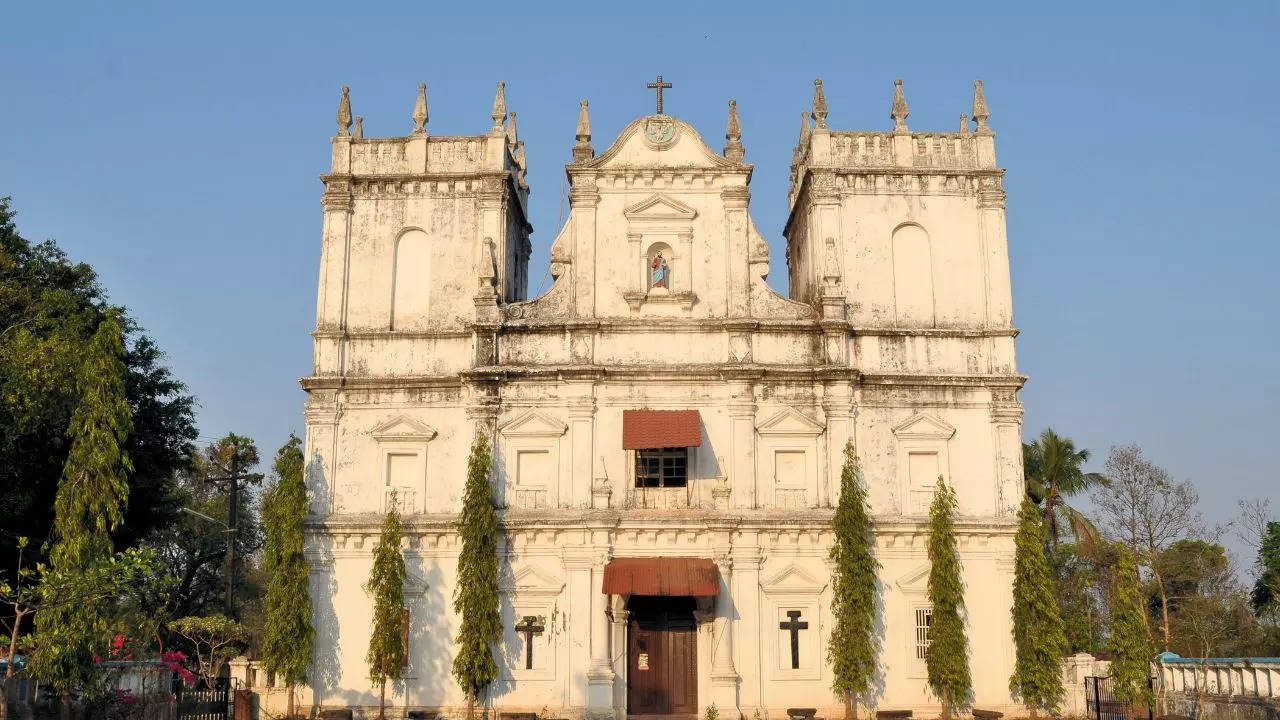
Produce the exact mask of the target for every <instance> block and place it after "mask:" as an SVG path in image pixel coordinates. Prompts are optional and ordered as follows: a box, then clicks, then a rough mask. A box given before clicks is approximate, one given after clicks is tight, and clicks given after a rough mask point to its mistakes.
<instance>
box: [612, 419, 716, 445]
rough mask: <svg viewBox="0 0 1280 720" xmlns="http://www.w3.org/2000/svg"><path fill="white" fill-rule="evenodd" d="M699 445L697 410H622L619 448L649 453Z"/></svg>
mask: <svg viewBox="0 0 1280 720" xmlns="http://www.w3.org/2000/svg"><path fill="white" fill-rule="evenodd" d="M700 445H702V416H701V415H699V414H698V411H697V410H623V411H622V449H623V450H650V449H656V448H668V447H698V446H700Z"/></svg>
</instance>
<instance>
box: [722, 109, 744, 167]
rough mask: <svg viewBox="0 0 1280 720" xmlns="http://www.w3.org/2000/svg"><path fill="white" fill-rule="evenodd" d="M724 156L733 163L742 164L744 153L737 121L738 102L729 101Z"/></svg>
mask: <svg viewBox="0 0 1280 720" xmlns="http://www.w3.org/2000/svg"><path fill="white" fill-rule="evenodd" d="M724 139H725V140H726V141H727V142H725V145H724V156H725V157H726V158H728V159H729V160H732V161H734V162H742V158H743V157H744V156H745V154H746V151H745V150H744V149H743V147H742V124H741V123H740V122H739V121H738V101H737V100H730V101H729V120H728V122H726V123H725V128H724Z"/></svg>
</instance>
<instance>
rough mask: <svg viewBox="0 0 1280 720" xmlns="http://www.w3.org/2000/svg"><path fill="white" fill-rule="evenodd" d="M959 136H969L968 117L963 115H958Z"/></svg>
mask: <svg viewBox="0 0 1280 720" xmlns="http://www.w3.org/2000/svg"><path fill="white" fill-rule="evenodd" d="M960 134H961V135H968V134H969V116H968V115H966V114H964V113H960Z"/></svg>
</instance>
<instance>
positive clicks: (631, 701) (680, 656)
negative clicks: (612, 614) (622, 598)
mask: <svg viewBox="0 0 1280 720" xmlns="http://www.w3.org/2000/svg"><path fill="white" fill-rule="evenodd" d="M694 607H695V603H694V599H693V598H692V597H687V596H677V597H663V596H652V595H634V596H632V597H631V600H630V601H629V602H628V603H627V610H628V611H629V612H630V613H631V614H630V619H629V621H628V624H627V713H628V714H629V715H696V714H697V712H698V629H697V624H696V622H695V620H694V617H693V611H694Z"/></svg>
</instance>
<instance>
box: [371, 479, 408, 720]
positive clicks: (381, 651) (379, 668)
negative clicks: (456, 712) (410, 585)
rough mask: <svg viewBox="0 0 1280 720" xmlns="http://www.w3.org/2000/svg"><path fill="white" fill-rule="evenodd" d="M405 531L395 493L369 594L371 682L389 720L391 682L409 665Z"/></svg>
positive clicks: (375, 558) (376, 554)
mask: <svg viewBox="0 0 1280 720" xmlns="http://www.w3.org/2000/svg"><path fill="white" fill-rule="evenodd" d="M403 539H404V531H403V529H402V527H401V525H400V513H399V512H397V511H396V497H395V494H394V493H392V495H391V497H390V499H389V500H388V502H387V514H386V516H385V517H384V518H383V520H382V532H381V534H379V536H378V545H377V547H375V548H374V549H373V570H371V571H370V572H369V582H368V583H366V584H365V586H364V589H365V592H367V593H369V595H370V596H371V597H372V598H373V632H372V634H371V635H370V636H369V652H368V653H367V654H366V655H365V660H366V661H367V662H368V663H369V678H370V679H372V680H373V681H374V682H376V683H378V717H379V718H381V719H383V720H385V718H386V717H387V681H388V680H400V679H401V678H403V677H404V666H405V664H406V663H407V662H408V658H407V657H405V646H404V636H403V633H404V613H405V607H404V582H405V569H404V553H403V551H402V550H401V549H400V544H401V542H402V541H403Z"/></svg>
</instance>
